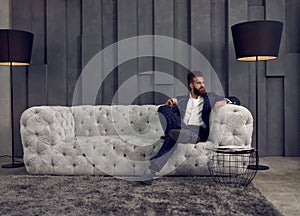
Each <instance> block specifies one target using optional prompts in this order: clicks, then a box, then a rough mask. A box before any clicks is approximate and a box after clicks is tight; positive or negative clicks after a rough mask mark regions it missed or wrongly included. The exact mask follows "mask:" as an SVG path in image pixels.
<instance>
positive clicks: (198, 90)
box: [190, 77, 205, 96]
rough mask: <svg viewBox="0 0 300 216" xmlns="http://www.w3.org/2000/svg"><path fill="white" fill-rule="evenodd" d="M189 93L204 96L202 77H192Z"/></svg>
mask: <svg viewBox="0 0 300 216" xmlns="http://www.w3.org/2000/svg"><path fill="white" fill-rule="evenodd" d="M190 87H191V91H192V92H193V93H194V94H195V95H197V96H200V95H201V96H202V95H204V94H205V85H204V78H203V77H194V79H193V81H192V82H191V83H190Z"/></svg>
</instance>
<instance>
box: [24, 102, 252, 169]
mask: <svg viewBox="0 0 300 216" xmlns="http://www.w3.org/2000/svg"><path fill="white" fill-rule="evenodd" d="M157 108H158V106H155V105H143V106H138V105H130V106H123V105H114V106H107V105H100V106H91V105H83V106H73V107H58V106H41V107H33V108H29V109H27V110H26V111H25V112H24V113H23V114H22V117H21V138H22V144H23V146H24V163H25V164H26V169H27V171H28V173H30V174H59V175H62V174H64V175H74V174H85V175H86V174H91V175H98V174H109V175H141V174H142V172H143V171H144V170H145V168H146V166H147V164H148V163H149V161H147V160H146V158H147V159H149V158H151V157H152V156H153V155H154V154H155V153H156V152H157V150H158V149H159V148H160V147H161V145H162V143H163V141H164V140H163V139H160V137H161V136H162V135H163V130H162V128H161V125H160V122H159V116H158V114H157ZM36 111H37V113H38V114H37V113H36ZM37 115H38V118H37ZM210 121H211V124H210V126H211V127H210V134H209V136H210V137H209V141H208V142H203V143H201V144H197V145H195V144H184V145H181V144H179V145H177V148H176V149H175V152H174V154H173V155H172V157H171V158H170V160H169V161H168V163H167V164H166V166H165V168H164V169H163V170H162V171H161V173H160V174H159V175H162V174H167V173H169V172H171V171H172V172H171V173H172V174H175V175H176V174H179V175H185V174H187V175H189V174H192V175H203V174H205V173H206V171H207V168H206V164H207V161H208V158H209V152H208V151H207V150H206V147H208V146H212V145H232V144H233V143H234V144H237V145H240V146H250V145H251V135H252V130H253V119H252V116H251V113H250V112H249V111H248V110H247V109H246V108H244V107H241V106H235V105H225V106H224V107H222V108H220V109H219V110H218V111H217V112H214V113H213V114H212V115H211V116H210ZM41 122H42V123H41ZM221 122H222V124H221ZM33 131H34V132H33ZM230 131H231V132H230ZM36 133H37V134H36ZM230 133H231V134H230ZM198 147H199V148H198ZM112 149H113V150H112ZM121 156H122V157H121ZM52 158H53V159H54V161H53V159H52ZM196 161H197V163H195V162H196ZM198 161H201V162H198ZM54 162H55V163H54ZM133 162H134V163H133ZM195 164H196V165H195ZM54 165H55V166H54ZM73 165H75V166H73ZM92 167H94V168H92ZM187 167H189V168H188V169H186V168H187ZM175 168H176V169H175ZM173 169H175V170H174V171H173ZM207 174H208V172H207Z"/></svg>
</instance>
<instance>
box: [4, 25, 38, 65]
mask: <svg viewBox="0 0 300 216" xmlns="http://www.w3.org/2000/svg"><path fill="white" fill-rule="evenodd" d="M32 43H33V34H32V33H30V32H26V31H20V30H12V29H0V65H4V66H9V65H12V66H26V65H29V64H30V59H31V51H32Z"/></svg>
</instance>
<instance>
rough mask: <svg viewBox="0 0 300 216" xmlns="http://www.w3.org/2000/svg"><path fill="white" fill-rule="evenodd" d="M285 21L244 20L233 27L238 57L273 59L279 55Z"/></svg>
mask: <svg viewBox="0 0 300 216" xmlns="http://www.w3.org/2000/svg"><path fill="white" fill-rule="evenodd" d="M282 28H283V23H281V22H278V21H272V20H259V21H250V22H243V23H239V24H236V25H233V26H232V27H231V30H232V38H233V43H234V48H235V54H236V59H237V60H239V61H256V60H258V61H260V60H272V59H276V58H277V57H278V52H279V47H280V40H281V34H282Z"/></svg>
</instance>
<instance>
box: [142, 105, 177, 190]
mask: <svg viewBox="0 0 300 216" xmlns="http://www.w3.org/2000/svg"><path fill="white" fill-rule="evenodd" d="M158 115H159V119H160V122H161V125H162V127H163V128H164V131H165V136H166V137H165V140H164V143H163V145H162V147H161V148H160V150H159V151H158V152H157V153H156V154H155V155H154V156H153V157H152V158H151V159H150V166H149V170H146V171H145V173H144V174H143V175H142V176H141V180H142V181H143V182H145V183H146V182H147V181H148V182H149V184H150V183H151V181H152V179H153V177H154V174H155V172H159V171H160V170H161V169H162V167H163V166H164V165H165V164H166V162H167V161H168V159H169V158H170V155H172V153H173V151H174V150H175V148H174V146H175V144H176V140H174V139H172V138H171V137H170V136H169V135H168V134H169V131H170V130H172V129H179V128H180V127H181V119H180V117H179V116H178V115H176V114H174V113H173V111H172V109H171V108H170V107H168V106H160V107H159V108H158Z"/></svg>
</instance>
